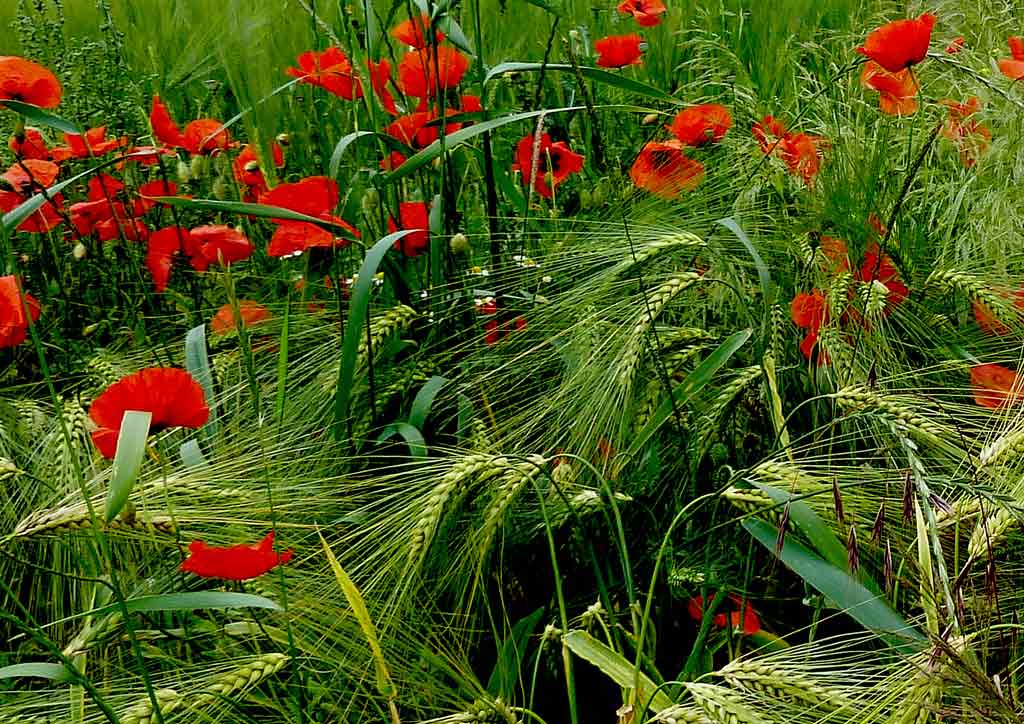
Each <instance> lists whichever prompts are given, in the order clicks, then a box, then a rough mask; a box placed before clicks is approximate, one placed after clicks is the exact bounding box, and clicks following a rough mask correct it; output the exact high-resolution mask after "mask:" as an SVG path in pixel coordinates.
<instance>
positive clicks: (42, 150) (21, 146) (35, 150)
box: [7, 128, 50, 161]
mask: <svg viewBox="0 0 1024 724" xmlns="http://www.w3.org/2000/svg"><path fill="white" fill-rule="evenodd" d="M7 146H8V148H10V149H11V152H12V153H14V155H15V157H16V158H19V159H29V158H31V159H35V160H37V161H45V160H47V159H49V158H50V149H49V148H47V146H46V140H45V139H44V138H43V134H41V133H40V132H39V131H38V130H36V129H35V128H26V129H25V130H24V131H22V132H21V133H20V134H18V133H15V134H14V135H13V136H11V140H10V141H8V143H7Z"/></svg>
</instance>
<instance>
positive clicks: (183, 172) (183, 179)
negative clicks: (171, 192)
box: [177, 159, 192, 184]
mask: <svg viewBox="0 0 1024 724" xmlns="http://www.w3.org/2000/svg"><path fill="white" fill-rule="evenodd" d="M177 176H178V183H182V184H187V183H188V182H189V181H191V180H192V169H191V168H189V165H188V164H187V163H185V162H184V161H182V160H181V159H178V172H177Z"/></svg>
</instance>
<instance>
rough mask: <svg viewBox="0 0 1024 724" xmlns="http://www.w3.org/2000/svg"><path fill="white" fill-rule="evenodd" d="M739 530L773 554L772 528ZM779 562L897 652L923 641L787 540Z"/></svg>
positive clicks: (857, 586) (883, 605)
mask: <svg viewBox="0 0 1024 724" xmlns="http://www.w3.org/2000/svg"><path fill="white" fill-rule="evenodd" d="M791 512H792V510H791ZM743 527H744V528H746V529H747V530H748V531H749V532H750V534H751V535H752V536H754V538H755V540H757V542H758V543H760V544H761V545H763V546H764V547H765V548H767V549H768V550H769V551H772V552H773V553H774V551H775V544H776V542H777V540H778V537H779V531H778V529H777V528H776V527H775V526H773V525H771V524H769V523H766V522H765V521H763V520H758V519H757V518H748V519H747V520H745V521H743ZM779 560H781V561H782V562H783V563H784V564H786V567H787V568H789V569H791V570H792V571H793V572H794V573H796V574H797V575H798V576H800V577H801V578H802V579H804V581H806V582H807V584H808V585H810V586H811V587H813V588H815V589H816V590H818V591H819V592H821V593H822V594H824V595H825V596H827V597H828V598H830V599H832V600H833V601H835V603H836V604H837V605H839V606H840V607H841V608H842V609H843V610H844V611H845V612H846V613H848V614H849V615H850V616H851V617H852V618H853V619H854V620H855V621H857V623H859V624H860V625H861V626H863V627H864V628H866V629H868V630H869V631H875V632H878V633H879V634H880V635H881V636H882V638H884V639H886V640H887V641H889V642H890V643H892V644H893V645H894V646H896V647H897V648H900V649H902V650H905V651H914V650H916V649H917V648H918V647H917V646H915V645H913V644H914V642H918V643H919V642H923V641H926V640H927V639H926V637H925V636H924V635H923V634H921V632H920V631H918V630H917V629H916V628H914V627H913V626H912V625H910V624H909V623H908V622H907V621H906V620H905V619H904V618H903V617H902V616H900V615H899V614H898V613H897V612H896V611H894V610H893V609H892V608H891V607H890V606H889V604H888V603H887V602H886V600H885V599H884V598H882V597H880V596H876V595H875V594H873V593H872V592H871V591H869V590H868V589H867V588H865V587H864V586H863V585H861V583H860V582H859V581H857V580H856V579H854V578H853V577H852V576H851V575H850V574H849V573H847V572H846V571H845V570H842V569H840V568H838V567H836V566H834V565H832V564H831V563H829V562H828V561H826V560H824V559H823V558H821V557H819V556H818V555H816V554H815V553H814V552H813V551H811V550H810V549H809V548H807V547H806V546H804V545H801V544H800V543H798V542H796V541H794V540H791V539H788V538H787V539H786V540H785V541H784V542H783V545H782V550H781V551H780V552H779Z"/></svg>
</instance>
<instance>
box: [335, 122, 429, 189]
mask: <svg viewBox="0 0 1024 724" xmlns="http://www.w3.org/2000/svg"><path fill="white" fill-rule="evenodd" d="M363 138H379V139H380V140H382V141H384V143H386V144H388V145H389V146H390V147H391V148H393V149H395V150H396V151H402V152H408V151H409V147H408V146H406V145H405V144H404V143H402V142H401V141H399V140H398V139H397V138H393V137H392V136H389V135H388V134H386V133H378V132H377V131H353V132H352V133H347V134H345V135H344V136H342V137H341V138H340V139H339V140H338V143H337V144H335V146H334V151H333V152H332V153H331V162H330V165H329V166H328V168H327V175H328V176H330V177H331V178H337V176H338V170H339V169H340V168H341V159H342V156H344V155H345V151H346V150H348V147H349V146H351V145H352V144H353V143H355V142H356V141H358V140H360V139H363Z"/></svg>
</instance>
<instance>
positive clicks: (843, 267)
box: [821, 236, 850, 275]
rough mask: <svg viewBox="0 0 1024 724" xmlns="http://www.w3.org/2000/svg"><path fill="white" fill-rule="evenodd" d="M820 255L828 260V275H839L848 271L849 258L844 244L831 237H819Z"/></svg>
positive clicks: (840, 240)
mask: <svg viewBox="0 0 1024 724" xmlns="http://www.w3.org/2000/svg"><path fill="white" fill-rule="evenodd" d="M821 253H822V254H824V255H825V258H826V259H828V262H829V268H828V272H829V273H830V274H833V275H835V274H841V273H843V272H847V271H849V270H850V257H849V256H848V252H847V249H846V242H845V241H843V240H842V239H836V238H835V237H832V236H823V237H821Z"/></svg>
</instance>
